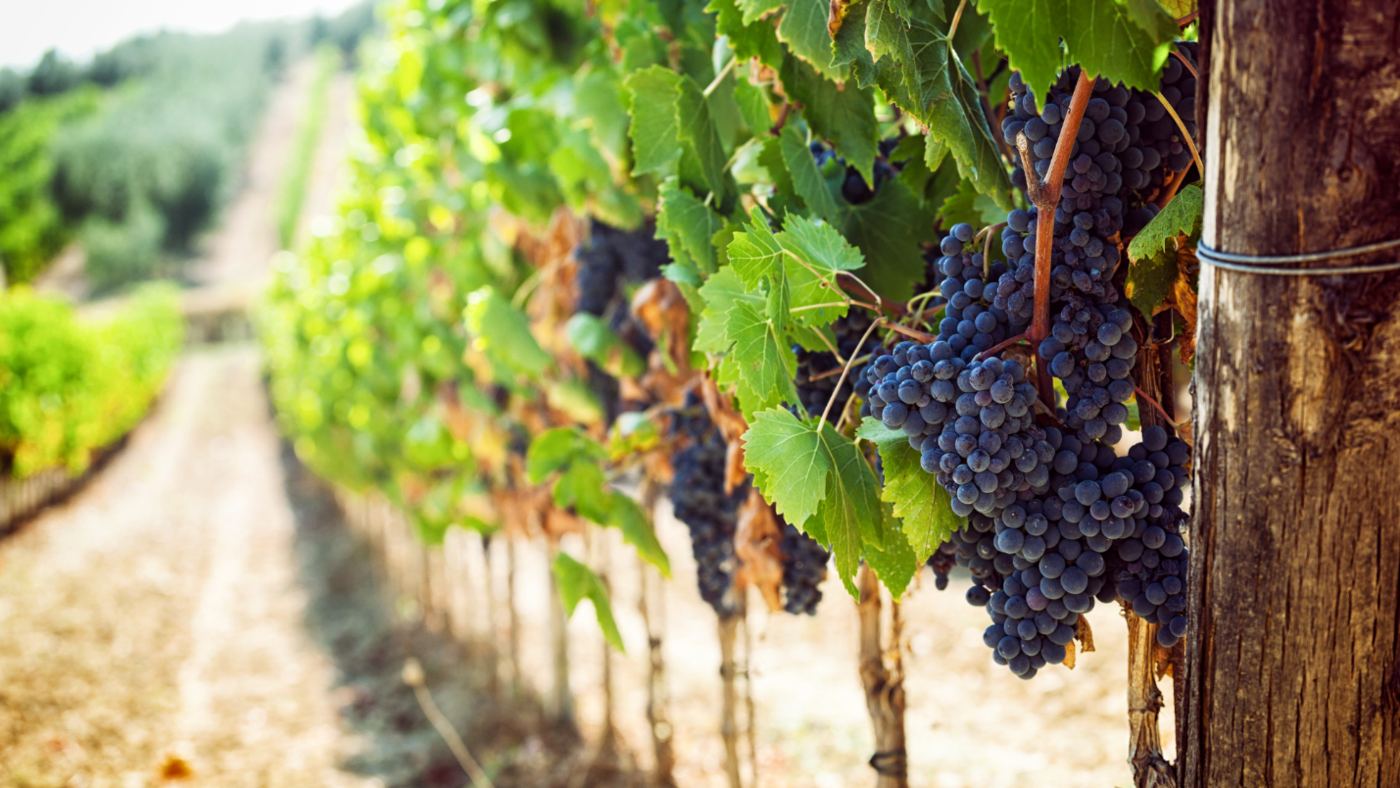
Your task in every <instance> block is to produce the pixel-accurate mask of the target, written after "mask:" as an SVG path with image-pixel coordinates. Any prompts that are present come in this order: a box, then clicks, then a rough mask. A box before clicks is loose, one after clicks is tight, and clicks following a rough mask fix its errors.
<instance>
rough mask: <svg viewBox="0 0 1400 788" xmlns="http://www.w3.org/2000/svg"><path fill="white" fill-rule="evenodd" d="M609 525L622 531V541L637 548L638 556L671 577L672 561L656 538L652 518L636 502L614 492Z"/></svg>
mask: <svg viewBox="0 0 1400 788" xmlns="http://www.w3.org/2000/svg"><path fill="white" fill-rule="evenodd" d="M607 525H612V526H616V527H617V528H619V529H621V530H622V541H624V542H626V543H627V544H630V545H632V546H633V547H635V548H637V555H639V556H641V557H642V558H643V559H644V560H646V561H647V563H649V564H651V565H652V566H655V567H656V568H657V569H659V570H661V574H662V575H663V576H665V577H670V576H671V559H669V558H668V557H667V556H666V550H665V549H663V548H662V547H661V542H660V541H659V540H658V539H657V538H656V529H655V528H654V527H652V523H651V518H650V517H648V516H647V513H646V511H645V510H643V509H642V507H641V505H639V504H638V503H637V502H636V501H634V500H632V499H631V498H629V497H627V496H626V495H623V494H622V493H620V492H617V491H613V493H612V502H611V509H610V511H609V514H608V522H607Z"/></svg>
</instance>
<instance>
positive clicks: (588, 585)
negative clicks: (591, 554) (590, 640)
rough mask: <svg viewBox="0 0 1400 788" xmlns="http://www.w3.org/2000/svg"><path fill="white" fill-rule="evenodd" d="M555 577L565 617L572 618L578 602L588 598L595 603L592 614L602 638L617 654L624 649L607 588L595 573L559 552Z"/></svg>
mask: <svg viewBox="0 0 1400 788" xmlns="http://www.w3.org/2000/svg"><path fill="white" fill-rule="evenodd" d="M554 577H555V578H556V579H557V580H558V581H559V596H560V598H561V599H563V601H564V614H565V616H573V614H574V609H575V608H577V607H578V603H579V602H582V601H583V600H585V599H587V600H588V601H589V602H592V603H593V613H594V615H596V616H597V617H598V627H599V628H600V629H602V630H603V637H604V638H606V639H607V641H608V643H610V644H612V647H613V648H615V649H617V650H618V651H625V650H626V649H624V648H623V646H622V633H620V632H618V631H617V621H616V620H615V619H614V618H613V612H612V605H611V604H610V603H609V602H608V592H607V589H605V588H603V583H602V581H600V580H599V579H598V576H597V575H595V574H593V570H592V569H589V568H588V567H587V566H585V565H584V564H581V563H579V562H578V561H576V560H575V559H574V558H573V557H572V556H570V555H569V554H568V553H565V552H560V553H559V554H558V555H557V556H555V557H554Z"/></svg>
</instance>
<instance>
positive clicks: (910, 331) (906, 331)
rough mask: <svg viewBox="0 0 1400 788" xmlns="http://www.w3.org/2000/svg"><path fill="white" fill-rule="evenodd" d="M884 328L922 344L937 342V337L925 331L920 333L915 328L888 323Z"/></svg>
mask: <svg viewBox="0 0 1400 788" xmlns="http://www.w3.org/2000/svg"><path fill="white" fill-rule="evenodd" d="M886 328H888V329H889V330H891V331H893V332H895V333H896V334H903V335H904V336H906V337H910V338H911V339H917V340H919V341H920V342H923V343H924V344H930V343H933V342H937V341H938V337H936V336H934V335H933V334H930V333H927V332H925V331H920V330H918V329H917V328H910V327H908V326H901V325H900V324H898V323H890V324H889V325H888V326H886Z"/></svg>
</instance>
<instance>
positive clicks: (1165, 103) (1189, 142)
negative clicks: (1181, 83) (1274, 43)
mask: <svg viewBox="0 0 1400 788" xmlns="http://www.w3.org/2000/svg"><path fill="white" fill-rule="evenodd" d="M1152 95H1154V96H1156V97H1157V100H1158V101H1160V102H1162V106H1163V107H1165V108H1166V110H1167V114H1168V115H1171V116H1172V120H1174V121H1176V127H1177V129H1179V130H1180V131H1181V138H1182V139H1183V140H1186V145H1187V147H1189V148H1191V158H1192V159H1193V160H1194V161H1195V162H1196V170H1197V171H1199V172H1200V173H1201V177H1202V178H1204V177H1205V174H1206V167H1205V165H1204V164H1201V152H1200V151H1198V150H1196V141H1195V140H1194V139H1192V138H1191V135H1190V134H1187V133H1186V124H1185V123H1183V122H1182V121H1181V116H1180V115H1178V114H1176V110H1174V109H1172V105H1171V102H1170V101H1167V100H1166V99H1165V98H1163V96H1162V94H1161V93H1153V94H1152Z"/></svg>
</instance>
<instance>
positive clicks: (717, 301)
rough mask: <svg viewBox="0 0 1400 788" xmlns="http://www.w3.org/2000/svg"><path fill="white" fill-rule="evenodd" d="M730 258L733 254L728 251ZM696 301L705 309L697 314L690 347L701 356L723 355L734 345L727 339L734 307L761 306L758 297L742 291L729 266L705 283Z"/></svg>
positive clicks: (746, 289) (760, 300) (732, 268)
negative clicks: (700, 301) (731, 312)
mask: <svg viewBox="0 0 1400 788" xmlns="http://www.w3.org/2000/svg"><path fill="white" fill-rule="evenodd" d="M730 254H733V251H732V250H731V252H730ZM700 297H701V298H703V299H705V309H704V311H702V312H701V313H700V325H699V326H698V327H697V329H696V332H695V344H694V347H695V349H696V350H698V351H700V352H702V353H723V352H725V351H727V350H728V349H729V346H730V345H732V344H734V340H733V339H732V338H731V337H730V336H729V326H728V320H729V312H730V310H731V309H733V308H734V305H735V304H739V303H748V304H749V305H750V306H753V307H754V308H755V309H757V307H758V305H760V304H762V303H763V298H762V297H761V296H759V295H758V294H757V293H750V292H749V290H748V288H746V287H744V283H743V282H742V281H740V279H739V275H738V274H736V273H735V272H734V266H732V265H729V266H725V267H724V268H721V269H719V271H717V272H715V274H714V275H713V276H711V277H710V278H709V279H707V280H705V284H704V285H703V286H702V287H701V288H700Z"/></svg>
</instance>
